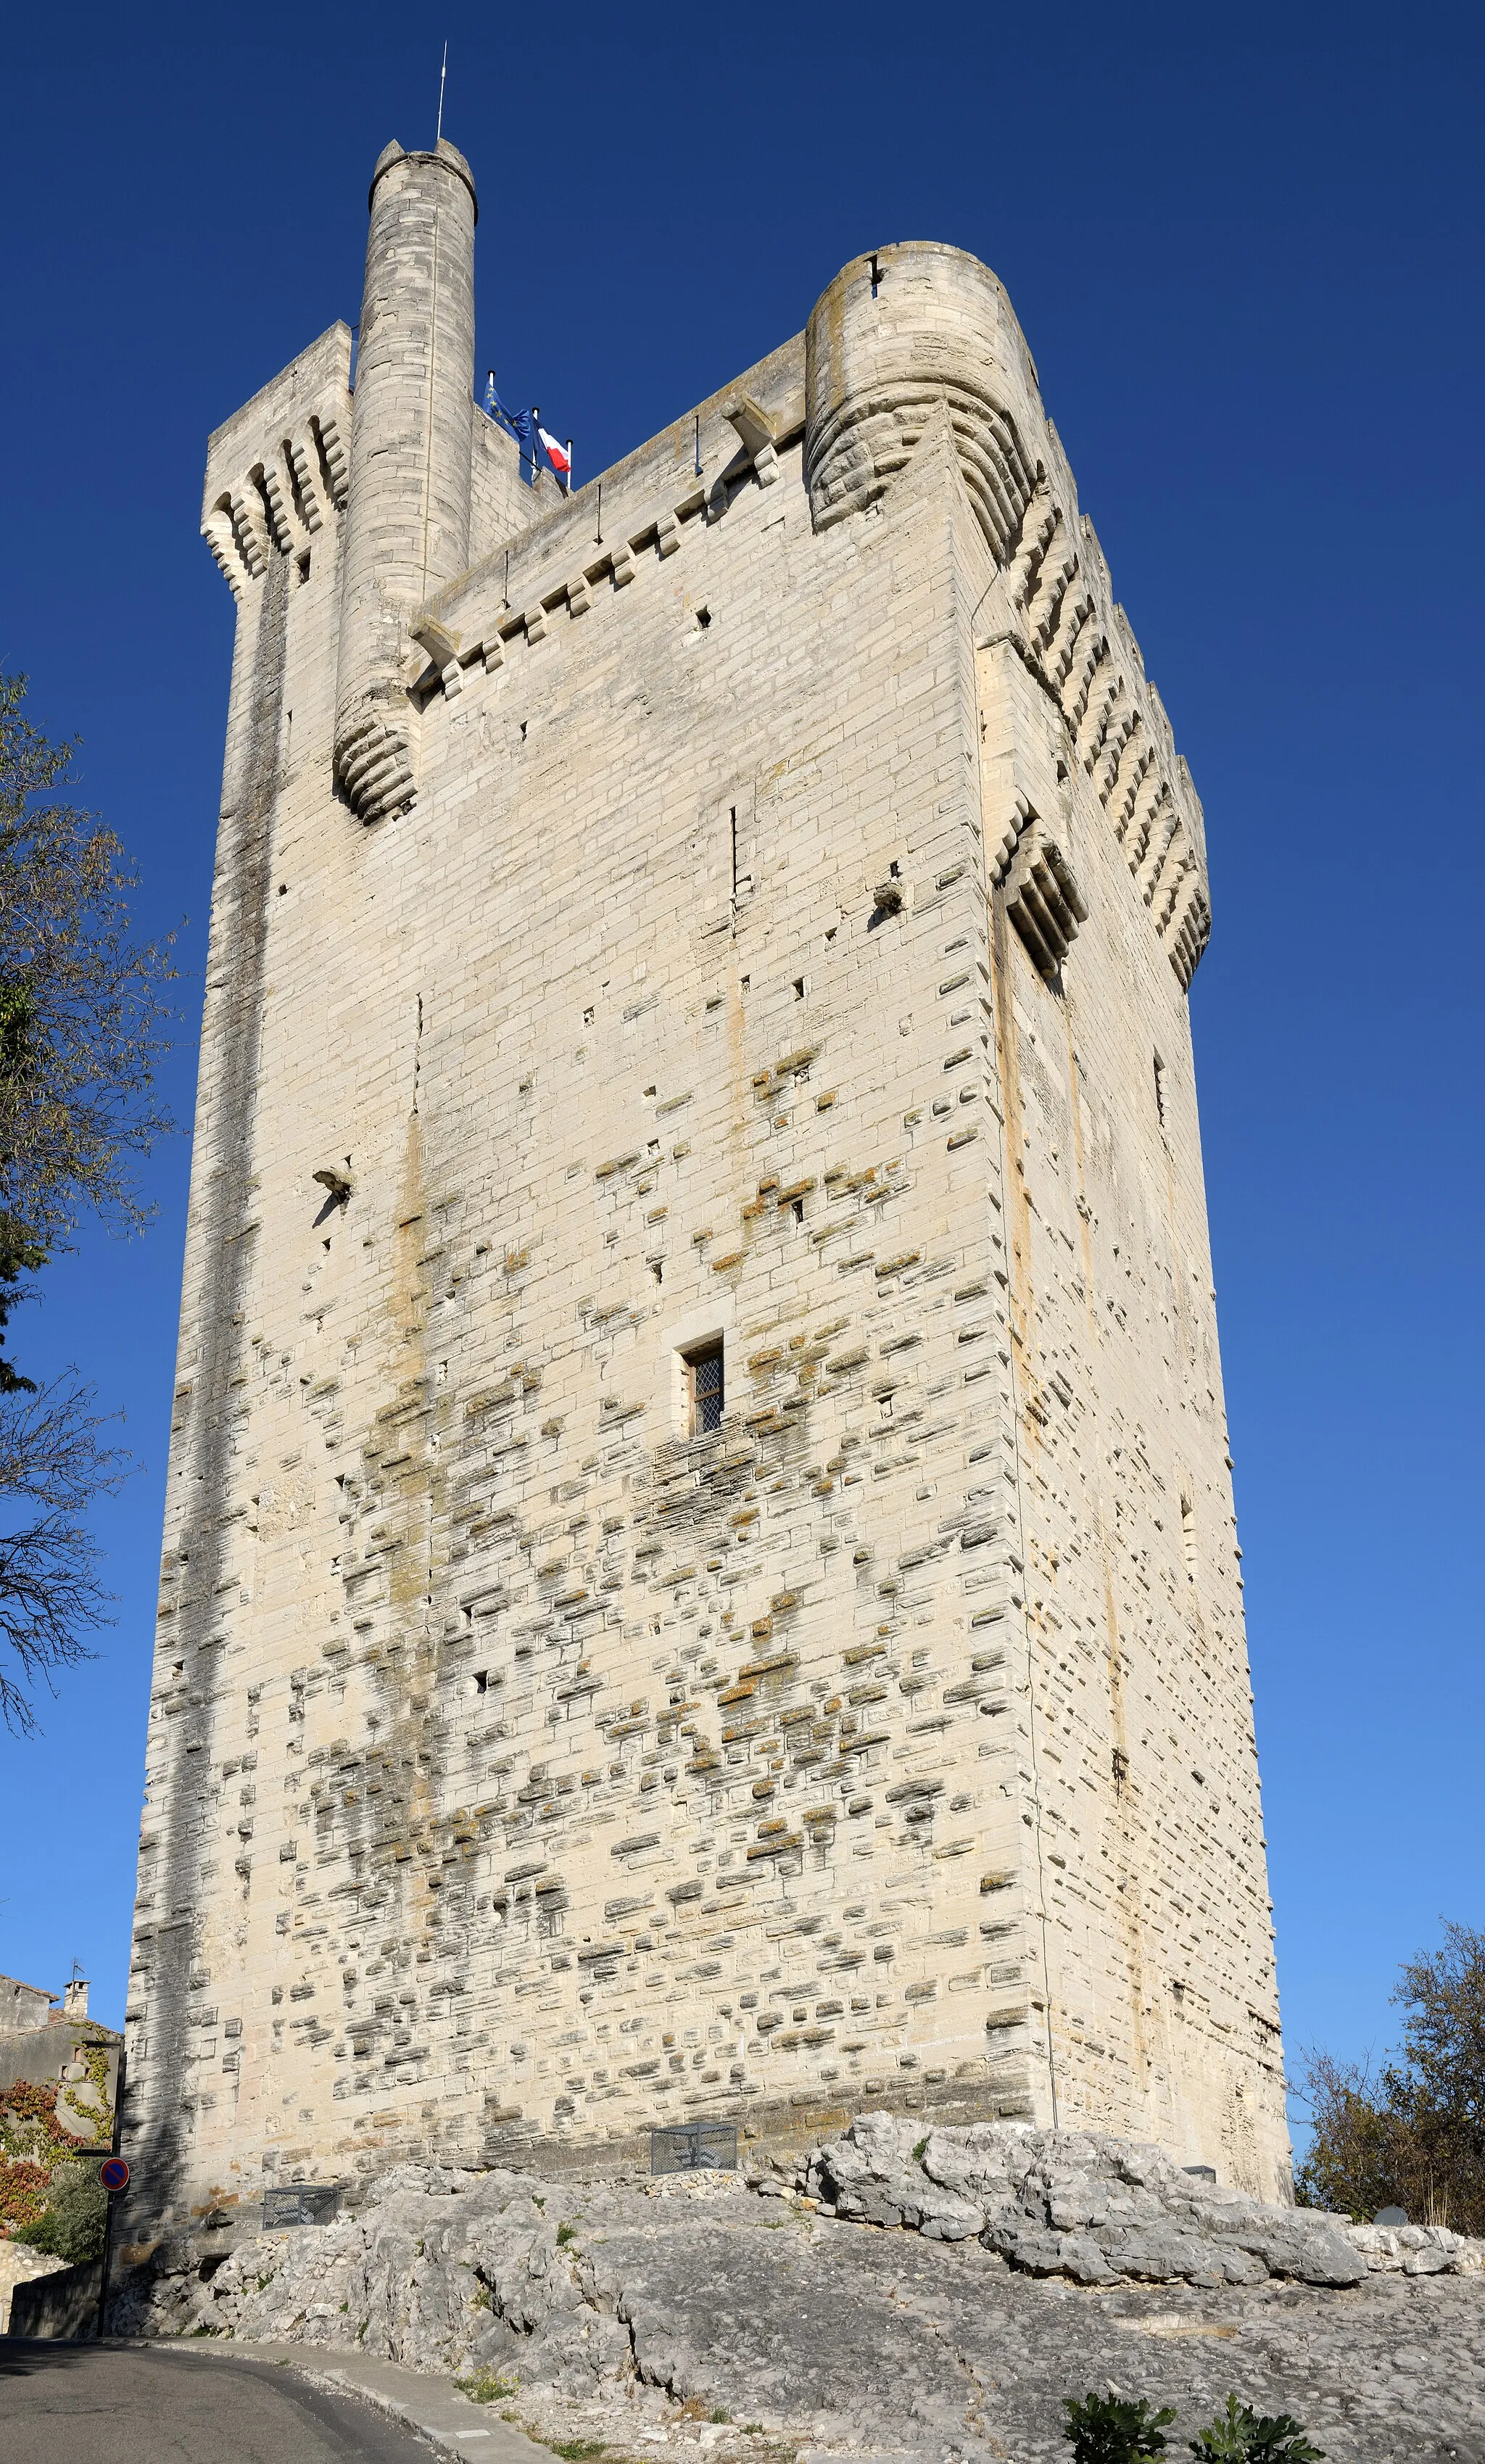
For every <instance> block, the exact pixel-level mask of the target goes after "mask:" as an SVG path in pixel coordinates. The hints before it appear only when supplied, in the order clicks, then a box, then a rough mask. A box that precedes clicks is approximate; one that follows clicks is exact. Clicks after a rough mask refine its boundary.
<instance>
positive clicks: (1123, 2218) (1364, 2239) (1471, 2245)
mask: <svg viewBox="0 0 1485 2464" xmlns="http://www.w3.org/2000/svg"><path fill="white" fill-rule="evenodd" d="M803 2187H804V2188H805V2189H807V2191H809V2192H810V2193H811V2194H812V2195H813V2196H814V2197H816V2198H817V2199H819V2200H820V2201H821V2202H823V2203H824V2204H825V2205H827V2206H829V2207H832V2208H834V2210H835V2212H836V2213H837V2215H839V2216H843V2217H848V2218H850V2219H852V2220H853V2221H857V2222H861V2223H864V2224H874V2225H898V2226H906V2228H907V2229H908V2230H909V2231H910V2232H916V2233H923V2234H924V2235H925V2236H926V2238H927V2239H928V2240H929V2241H967V2240H970V2239H972V2238H973V2239H976V2240H980V2241H983V2242H984V2244H985V2246H986V2248H987V2249H988V2250H994V2251H998V2252H999V2254H1000V2255H1001V2256H1002V2257H1003V2258H1006V2259H1009V2261H1010V2262H1011V2264H1012V2266H1013V2267H1016V2268H1024V2269H1026V2270H1027V2271H1028V2272H1029V2273H1030V2274H1032V2275H1034V2276H1070V2277H1072V2278H1073V2279H1074V2281H1075V2282H1076V2283H1079V2284H1111V2283H1113V2282H1114V2281H1115V2280H1116V2278H1118V2277H1135V2278H1136V2279H1139V2280H1142V2281H1147V2282H1155V2283H1168V2282H1170V2281H1172V2280H1173V2279H1175V2278H1177V2277H1182V2278H1184V2279H1185V2281H1186V2282H1187V2283H1188V2284H1261V2283H1262V2282H1263V2280H1264V2278H1265V2277H1272V2276H1277V2277H1290V2278H1293V2279H1294V2281H1296V2282H1297V2283H1300V2284H1322V2285H1346V2284H1359V2283H1360V2282H1361V2280H1362V2278H1363V2277H1364V2276H1365V2275H1366V2273H1367V2271H1368V2269H1371V2268H1379V2269H1380V2268H1395V2267H1401V2268H1404V2269H1405V2270H1406V2272H1407V2273H1408V2274H1409V2275H1420V2276H1421V2275H1443V2274H1445V2273H1450V2272H1452V2273H1453V2274H1456V2275H1466V2274H1472V2273H1475V2272H1478V2271H1479V2270H1480V2268H1481V2267H1482V2266H1485V2245H1482V2244H1480V2243H1479V2242H1474V2241H1469V2240H1467V2239H1466V2238H1465V2237H1464V2236H1463V2235H1462V2234H1459V2233H1448V2232H1446V2231H1445V2230H1444V2229H1443V2228H1442V2227H1439V2226H1428V2227H1424V2226H1411V2227H1409V2228H1407V2229H1406V2230H1405V2231H1400V2232H1391V2231H1388V2230H1387V2229H1385V2228H1383V2227H1379V2226H1375V2225H1364V2226H1356V2225H1352V2224H1351V2222H1350V2220H1349V2218H1347V2217H1342V2216H1329V2215H1323V2214H1321V2213H1318V2212H1316V2211H1311V2210H1309V2209H1305V2208H1272V2207H1265V2206H1264V2205H1262V2203H1261V2202H1260V2201H1259V2200H1257V2199H1252V2198H1249V2197H1248V2196H1247V2194H1246V2193H1245V2192H1244V2191H1242V2190H1231V2189H1221V2188H1219V2187H1218V2186H1217V2185H1216V2184H1215V2183H1212V2182H1207V2181H1204V2180H1202V2179H1201V2178H1200V2177H1199V2176H1194V2175H1192V2174H1190V2173H1186V2172H1184V2171H1183V2170H1182V2169H1181V2167H1179V2166H1177V2165H1173V2164H1172V2163H1171V2161H1170V2159H1169V2158H1168V2156H1164V2155H1162V2154H1161V2152H1160V2150H1159V2148H1158V2147H1148V2146H1143V2145H1138V2144H1136V2143H1134V2142H1132V2141H1130V2140H1127V2139H1115V2138H1111V2137H1108V2136H1105V2135H1103V2134H1102V2133H1096V2132H1091V2131H1054V2130H1011V2129H1006V2128H1004V2127H995V2126H994V2125H992V2126H986V2127H982V2128H977V2129H969V2130H934V2131H930V2132H928V2133H927V2134H923V2133H920V2132H919V2130H918V2129H917V2128H916V2126H915V2125H914V2124H913V2123H911V2122H905V2121H903V2120H902V2119H901V2118H900V2117H899V2116H897V2115H895V2114H888V2113H873V2114H867V2115H865V2116H864V2117H863V2119H862V2120H861V2121H858V2122H855V2123H852V2125H851V2127H850V2129H849V2130H848V2131H847V2132H846V2134H845V2136H844V2138H843V2139H837V2140H833V2141H831V2142H830V2143H829V2145H826V2146H824V2147H821V2148H820V2149H819V2152H818V2153H817V2154H816V2155H815V2156H814V2157H813V2158H812V2159H811V2160H810V2162H809V2164H808V2166H807V2167H805V2170H804V2181H803Z"/></svg>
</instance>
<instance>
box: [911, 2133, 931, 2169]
mask: <svg viewBox="0 0 1485 2464" xmlns="http://www.w3.org/2000/svg"><path fill="white" fill-rule="evenodd" d="M927 2145H928V2140H927V2139H920V2140H919V2142H918V2145H917V2146H916V2147H915V2148H914V2149H913V2151H912V2158H913V2163H914V2164H915V2165H921V2164H922V2162H923V2151H924V2149H925V2148H926V2147H927Z"/></svg>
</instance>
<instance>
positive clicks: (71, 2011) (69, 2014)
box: [62, 1976, 88, 2019]
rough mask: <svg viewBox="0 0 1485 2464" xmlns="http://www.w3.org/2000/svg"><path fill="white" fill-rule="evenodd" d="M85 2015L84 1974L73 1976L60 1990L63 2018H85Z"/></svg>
mask: <svg viewBox="0 0 1485 2464" xmlns="http://www.w3.org/2000/svg"><path fill="white" fill-rule="evenodd" d="M87 2015H88V1980H87V1978H86V1977H85V1976H75V1977H73V1978H72V1980H71V1982H70V1983H69V1984H67V1985H66V1986H64V1988H63V1990H62V2016H63V2018H64V2019H85V2018H86V2017H87Z"/></svg>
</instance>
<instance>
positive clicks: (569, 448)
mask: <svg viewBox="0 0 1485 2464" xmlns="http://www.w3.org/2000/svg"><path fill="white" fill-rule="evenodd" d="M536 434H537V435H538V436H539V437H540V439H541V442H542V444H543V446H544V447H545V448H546V456H547V460H548V461H549V462H550V463H551V465H552V468H553V470H554V471H555V472H556V473H557V477H558V478H559V479H560V480H561V481H562V482H563V483H564V485H565V486H567V487H569V488H570V487H571V486H572V478H573V441H572V438H571V437H569V438H568V440H567V442H566V444H565V445H558V443H557V438H556V437H555V436H549V435H548V434H547V431H546V429H544V428H540V427H538V429H536Z"/></svg>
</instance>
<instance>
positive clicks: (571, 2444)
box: [552, 2438, 608, 2464]
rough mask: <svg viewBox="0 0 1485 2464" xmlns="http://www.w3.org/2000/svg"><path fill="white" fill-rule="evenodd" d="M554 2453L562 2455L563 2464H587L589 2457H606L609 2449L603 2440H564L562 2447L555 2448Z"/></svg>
mask: <svg viewBox="0 0 1485 2464" xmlns="http://www.w3.org/2000/svg"><path fill="white" fill-rule="evenodd" d="M552 2453H553V2454H554V2455H560V2456H561V2457H562V2459H563V2464H587V2458H588V2457H589V2456H593V2455H606V2454H607V2453H608V2449H607V2448H606V2447H605V2446H604V2444H603V2441H602V2440H601V2438H564V2439H563V2440H562V2442H561V2444H560V2446H556V2447H554V2448H553V2450H552Z"/></svg>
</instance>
